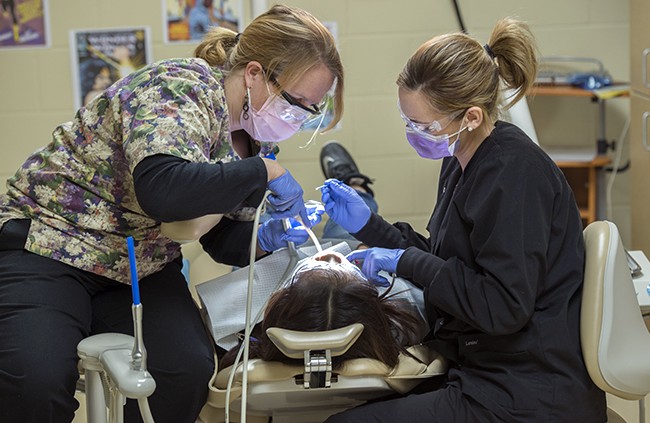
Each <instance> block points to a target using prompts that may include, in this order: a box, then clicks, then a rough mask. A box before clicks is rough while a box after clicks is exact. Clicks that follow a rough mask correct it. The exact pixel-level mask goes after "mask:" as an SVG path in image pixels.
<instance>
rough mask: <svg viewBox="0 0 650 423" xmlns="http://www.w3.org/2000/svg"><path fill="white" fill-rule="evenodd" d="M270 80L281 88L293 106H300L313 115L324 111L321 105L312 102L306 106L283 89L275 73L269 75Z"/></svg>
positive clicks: (281, 91)
mask: <svg viewBox="0 0 650 423" xmlns="http://www.w3.org/2000/svg"><path fill="white" fill-rule="evenodd" d="M269 81H271V82H272V83H273V84H274V85H275V86H276V87H277V88H278V89H279V90H280V95H281V96H282V98H284V99H285V100H286V101H287V103H289V104H290V105H291V106H294V107H298V108H299V109H302V110H303V111H305V112H308V113H310V114H312V115H320V114H321V113H322V112H321V107H319V106H318V105H316V104H312V105H310V106H305V105H304V104H302V103H301V102H300V101H298V100H296V98H295V97H294V96H292V95H291V94H289V93H288V92H286V91H285V90H283V89H282V87H281V86H280V83H279V82H278V80H277V79H275V77H274V76H273V75H269Z"/></svg>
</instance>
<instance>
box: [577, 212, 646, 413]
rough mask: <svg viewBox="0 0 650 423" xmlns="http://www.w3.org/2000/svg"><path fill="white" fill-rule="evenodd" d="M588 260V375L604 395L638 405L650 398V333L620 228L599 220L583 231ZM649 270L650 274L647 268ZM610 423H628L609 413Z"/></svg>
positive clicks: (584, 342) (583, 329)
mask: <svg viewBox="0 0 650 423" xmlns="http://www.w3.org/2000/svg"><path fill="white" fill-rule="evenodd" d="M584 239H585V250H586V261H585V275H584V287H583V294H582V310H581V315H580V342H581V346H582V353H583V356H584V359H585V363H586V366H587V371H588V372H589V376H590V377H591V379H592V380H593V381H594V383H595V384H596V385H597V386H598V387H599V388H600V389H602V390H603V391H605V392H607V393H609V394H612V395H615V396H617V397H619V398H622V399H626V400H638V401H639V422H640V423H644V422H645V410H644V398H645V396H646V395H647V394H648V393H650V334H649V333H648V329H647V328H646V326H645V323H644V320H643V316H642V315H641V310H640V308H639V304H638V302H637V299H636V292H635V289H634V284H633V282H632V276H631V273H630V268H629V267H628V264H627V259H626V256H625V249H624V248H623V244H622V242H621V239H620V236H619V233H618V229H617V227H616V225H615V224H614V223H612V222H608V221H596V222H593V223H591V224H589V225H588V226H587V228H585V230H584ZM646 271H650V269H646ZM608 422H623V423H624V422H625V420H623V419H622V418H621V416H619V415H618V414H616V413H615V412H613V411H612V410H608Z"/></svg>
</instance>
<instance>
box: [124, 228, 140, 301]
mask: <svg viewBox="0 0 650 423" xmlns="http://www.w3.org/2000/svg"><path fill="white" fill-rule="evenodd" d="M126 245H127V247H128V249H129V267H130V269H131V292H132V293H133V304H134V305H138V304H140V286H139V285H138V269H137V267H136V265H135V247H134V245H133V237H127V238H126Z"/></svg>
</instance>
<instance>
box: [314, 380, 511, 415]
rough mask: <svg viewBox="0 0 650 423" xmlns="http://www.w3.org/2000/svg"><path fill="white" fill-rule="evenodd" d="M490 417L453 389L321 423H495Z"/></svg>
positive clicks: (389, 402) (373, 404) (361, 408)
mask: <svg viewBox="0 0 650 423" xmlns="http://www.w3.org/2000/svg"><path fill="white" fill-rule="evenodd" d="M500 421H501V420H499V419H498V418H497V417H496V416H495V415H494V414H492V413H491V412H490V411H488V410H487V409H485V408H484V407H483V406H481V405H480V404H479V403H477V402H476V401H474V400H473V399H472V398H470V397H467V396H465V395H463V393H462V392H461V391H460V389H458V388H457V387H456V386H453V385H447V386H445V387H443V388H440V389H435V390H433V391H431V392H425V393H417V394H412V395H408V396H405V397H401V398H393V399H388V400H385V401H376V402H371V403H369V404H365V405H361V406H359V407H356V408H352V409H350V410H347V411H344V412H342V413H339V414H335V415H333V416H331V417H330V418H329V419H327V420H326V421H325V423H356V422H364V423H393V422H409V423H469V422H476V423H479V422H480V423H497V422H500Z"/></svg>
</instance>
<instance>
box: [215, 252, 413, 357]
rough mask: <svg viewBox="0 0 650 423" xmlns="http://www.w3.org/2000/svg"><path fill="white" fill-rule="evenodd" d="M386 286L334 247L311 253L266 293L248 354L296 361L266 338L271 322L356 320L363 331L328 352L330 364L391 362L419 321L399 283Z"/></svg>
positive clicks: (305, 328)
mask: <svg viewBox="0 0 650 423" xmlns="http://www.w3.org/2000/svg"><path fill="white" fill-rule="evenodd" d="M391 288H392V289H388V290H384V291H383V292H381V293H380V292H379V290H378V289H377V287H375V286H374V285H372V284H370V283H369V282H368V281H367V280H366V278H365V277H364V276H363V274H362V273H361V272H360V271H359V270H358V269H357V268H356V267H355V266H354V265H352V264H351V263H349V262H348V261H347V259H346V258H345V257H344V256H343V255H342V254H340V253H337V252H335V251H329V252H324V253H321V254H316V255H315V256H313V257H312V258H311V259H307V260H305V261H304V262H303V263H302V264H301V265H300V266H298V267H297V269H296V271H295V273H294V275H293V277H292V278H291V281H290V282H289V283H288V284H287V285H286V286H284V287H283V288H281V289H279V290H278V291H276V292H275V293H273V295H272V296H271V298H270V300H269V302H268V305H267V307H266V311H265V314H264V319H263V320H262V322H261V323H260V324H259V325H258V326H257V327H256V330H254V332H253V338H252V339H251V345H250V357H251V358H261V359H263V360H266V361H282V362H292V361H293V362H296V361H297V360H295V359H290V358H288V357H286V356H285V355H284V354H283V353H282V352H280V350H279V349H278V348H277V347H276V346H275V344H274V343H273V342H271V340H270V339H269V337H268V335H267V333H266V329H268V328H271V327H278V328H285V329H290V330H295V331H301V332H319V331H326V330H332V329H338V328H341V327H344V326H347V325H350V324H352V323H361V324H363V326H364V330H363V332H362V333H361V335H360V336H359V338H358V339H357V340H356V341H355V342H354V344H353V345H352V346H351V347H350V348H349V349H348V350H347V352H346V353H344V354H343V355H341V356H338V357H333V359H332V364H333V368H334V369H336V368H337V367H339V366H340V364H341V363H342V362H343V361H345V360H348V359H352V358H373V359H376V360H379V361H381V362H383V363H385V364H386V365H388V366H390V367H394V366H396V365H397V363H398V356H399V354H400V353H407V352H406V349H405V347H407V346H411V345H414V344H416V343H417V342H418V341H419V338H420V335H421V334H422V330H423V326H424V325H423V321H422V320H421V319H420V317H419V316H418V315H417V314H416V313H415V311H414V309H413V305H412V304H411V303H410V302H409V301H408V300H407V299H405V298H404V297H399V294H400V293H401V292H399V289H400V287H397V288H395V287H394V286H393V287H391ZM402 289H404V288H403V287H402ZM413 289H416V288H413ZM238 348H239V347H238V346H237V347H234V348H232V349H231V350H230V351H228V353H227V354H226V355H225V356H224V357H222V358H221V360H220V361H219V367H220V368H225V367H228V366H230V365H232V364H233V362H234V357H235V355H236V353H237V350H238Z"/></svg>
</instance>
